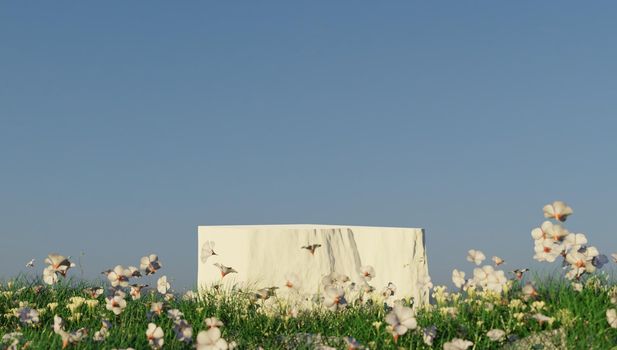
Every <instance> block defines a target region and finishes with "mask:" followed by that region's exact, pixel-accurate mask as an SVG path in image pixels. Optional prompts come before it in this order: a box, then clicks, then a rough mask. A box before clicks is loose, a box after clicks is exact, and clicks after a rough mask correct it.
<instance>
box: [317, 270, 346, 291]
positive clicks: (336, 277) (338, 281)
mask: <svg viewBox="0 0 617 350" xmlns="http://www.w3.org/2000/svg"><path fill="white" fill-rule="evenodd" d="M348 281H349V276H347V275H344V274H342V273H338V272H336V271H332V272H330V273H329V274H327V275H325V276H323V277H322V278H321V284H322V285H323V286H324V287H326V286H332V285H342V284H344V283H345V282H348Z"/></svg>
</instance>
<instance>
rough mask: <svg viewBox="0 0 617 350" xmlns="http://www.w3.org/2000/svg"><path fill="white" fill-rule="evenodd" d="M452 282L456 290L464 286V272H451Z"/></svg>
mask: <svg viewBox="0 0 617 350" xmlns="http://www.w3.org/2000/svg"><path fill="white" fill-rule="evenodd" d="M452 282H453V283H454V285H455V286H456V288H461V287H463V285H464V284H465V271H459V270H457V269H454V270H452Z"/></svg>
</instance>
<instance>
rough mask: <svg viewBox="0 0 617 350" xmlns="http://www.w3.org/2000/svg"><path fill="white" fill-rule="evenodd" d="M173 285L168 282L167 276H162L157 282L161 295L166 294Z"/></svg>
mask: <svg viewBox="0 0 617 350" xmlns="http://www.w3.org/2000/svg"><path fill="white" fill-rule="evenodd" d="M170 287H171V285H170V284H169V283H168V282H167V276H162V277H161V278H159V279H158V281H156V290H157V291H158V292H159V293H161V294H166V293H167V291H168V290H169V288H170Z"/></svg>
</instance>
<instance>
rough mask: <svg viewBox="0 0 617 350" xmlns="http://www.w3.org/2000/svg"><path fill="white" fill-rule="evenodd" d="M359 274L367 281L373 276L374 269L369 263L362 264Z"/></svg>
mask: <svg viewBox="0 0 617 350" xmlns="http://www.w3.org/2000/svg"><path fill="white" fill-rule="evenodd" d="M360 276H362V278H363V279H364V280H365V281H367V282H368V281H370V280H372V279H373V278H374V277H375V269H374V268H373V267H372V266H370V265H366V266H362V267H360Z"/></svg>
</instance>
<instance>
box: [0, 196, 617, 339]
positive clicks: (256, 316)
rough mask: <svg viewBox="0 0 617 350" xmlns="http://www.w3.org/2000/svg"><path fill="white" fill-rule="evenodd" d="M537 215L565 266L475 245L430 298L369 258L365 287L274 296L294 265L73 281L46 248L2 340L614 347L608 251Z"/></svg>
mask: <svg viewBox="0 0 617 350" xmlns="http://www.w3.org/2000/svg"><path fill="white" fill-rule="evenodd" d="M543 212H544V216H545V218H546V219H548V220H547V221H544V222H543V223H542V224H541V225H540V226H539V227H538V228H536V229H534V230H533V231H532V232H531V238H532V240H533V246H534V252H535V255H534V259H536V260H538V261H545V262H547V263H555V262H557V261H559V260H560V261H561V264H562V265H561V266H562V267H563V268H560V269H559V270H558V272H556V273H554V274H552V275H551V276H549V277H546V276H544V277H538V276H537V275H535V276H534V275H533V271H531V272H530V271H526V270H515V271H504V270H502V268H503V259H501V258H500V257H496V256H494V257H493V258H492V259H491V260H492V264H485V265H482V264H483V262H484V261H485V260H486V256H485V255H484V253H483V252H481V251H479V250H475V249H471V250H469V251H468V254H467V260H468V263H470V264H471V265H472V267H473V272H472V274H473V276H472V277H469V278H466V273H465V272H464V271H462V270H454V271H453V273H452V282H453V284H454V286H455V288H454V289H452V290H449V289H448V288H447V287H445V286H433V285H432V283H431V281H430V279H429V280H423V281H419V283H418V288H423V289H426V290H427V291H429V292H430V293H431V303H430V304H428V305H414V301H413V300H412V299H405V298H398V297H397V291H396V286H394V285H392V284H390V285H388V286H371V285H370V280H371V278H372V277H373V276H374V274H375V273H379V272H378V271H374V270H373V269H372V268H371V267H370V266H363V267H361V268H360V269H359V271H358V273H359V274H361V276H362V277H363V278H364V280H365V282H366V283H365V284H363V285H357V284H353V283H350V282H349V278H348V276H345V275H342V274H340V273H331V274H330V275H326V276H324V278H323V280H322V284H321V285H320V286H319V290H320V292H319V293H317V294H314V295H296V296H295V298H279V297H278V296H277V291H279V290H280V289H282V288H287V289H288V290H289V291H290V292H291V294H290V295H294V294H293V290H294V285H295V284H297V283H298V282H299V281H296V280H295V276H294V275H293V274H290V275H289V276H288V278H287V280H286V281H281V286H273V287H272V288H263V289H241V288H235V287H234V288H231V289H224V288H222V287H220V286H216V285H215V286H212V287H210V288H207V289H205V290H201V291H189V292H187V293H185V294H183V295H178V294H174V293H172V292H171V286H170V284H169V282H168V281H167V277H166V276H164V275H163V276H161V275H162V273H161V272H162V271H161V270H162V268H163V263H162V262H161V261H159V257H158V256H156V255H155V254H151V255H148V256H145V257H143V258H142V259H141V260H140V264H139V265H140V266H139V267H133V266H129V267H124V266H119V265H118V266H116V267H114V268H113V269H110V270H107V271H104V272H103V273H104V274H105V275H106V281H105V282H104V283H88V282H84V281H80V280H75V279H72V278H71V276H70V270H71V268H72V267H74V266H75V264H74V263H73V262H71V261H70V258H67V257H64V256H61V255H58V254H50V255H49V256H48V257H47V259H46V260H45V262H46V264H47V266H46V267H45V268H44V270H43V272H42V274H41V275H40V277H37V278H34V279H33V278H31V277H27V276H18V277H16V278H14V279H12V280H10V281H3V282H2V283H1V284H0V338H1V342H0V349H60V348H69V349H70V348H74V349H192V348H196V349H200V350H205V349H221V350H225V349H444V350H456V349H501V348H506V349H564V348H567V349H617V313H616V308H617V306H616V305H617V286H616V285H615V283H614V279H613V278H612V277H611V276H609V275H607V274H605V273H602V272H600V269H601V268H602V266H603V265H606V264H612V263H614V262H615V260H617V256H616V255H615V254H613V255H612V260H614V261H613V262H611V261H609V258H608V257H607V256H606V255H604V254H600V252H599V251H598V249H596V248H595V247H593V246H591V245H590V244H588V241H587V237H586V236H585V235H584V234H580V233H578V234H575V233H570V232H568V231H567V229H566V228H565V227H564V226H563V222H564V221H565V220H566V218H567V217H568V216H570V215H571V214H572V209H571V208H570V207H568V206H567V205H566V204H565V203H563V202H560V201H556V202H554V203H552V204H548V205H547V206H545V207H544V208H543ZM212 253H214V251H212ZM31 265H33V264H31ZM561 271H563V272H561ZM221 272H222V273H221V275H222V278H224V277H225V275H226V273H233V272H232V271H227V272H226V273H224V266H222V267H221ZM159 276H160V277H159ZM148 283H151V285H152V287H150V286H149V285H148Z"/></svg>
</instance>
